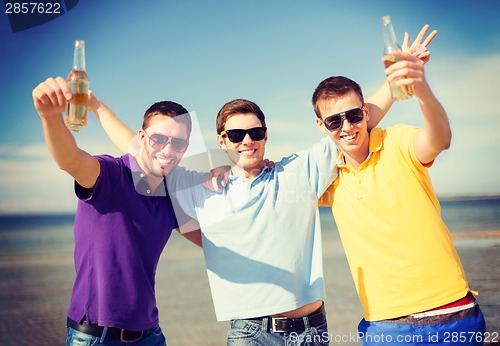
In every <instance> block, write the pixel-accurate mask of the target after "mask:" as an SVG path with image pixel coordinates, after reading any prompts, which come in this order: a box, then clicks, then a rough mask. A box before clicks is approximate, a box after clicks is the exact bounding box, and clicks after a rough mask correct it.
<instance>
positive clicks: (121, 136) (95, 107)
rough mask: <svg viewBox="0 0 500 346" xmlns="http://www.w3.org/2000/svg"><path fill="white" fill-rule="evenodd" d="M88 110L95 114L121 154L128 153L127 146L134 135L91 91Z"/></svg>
mask: <svg viewBox="0 0 500 346" xmlns="http://www.w3.org/2000/svg"><path fill="white" fill-rule="evenodd" d="M89 109H90V111H91V112H92V113H94V114H95V116H96V118H97V120H99V123H100V124H101V126H102V128H103V129H104V131H105V132H106V134H107V135H108V137H109V138H110V139H111V141H112V142H113V144H114V145H115V146H116V147H117V148H118V150H119V151H120V152H121V153H122V154H126V153H128V145H129V143H130V141H131V140H132V138H134V136H135V133H134V131H132V130H131V129H129V128H128V127H127V126H126V125H125V124H124V123H123V122H122V121H121V120H120V119H119V118H118V117H117V116H116V114H115V113H114V112H113V111H112V110H111V108H109V107H108V106H107V105H106V104H104V103H103V102H102V101H101V100H99V99H98V98H97V97H95V95H94V94H93V93H92V91H89Z"/></svg>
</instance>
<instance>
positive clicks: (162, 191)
mask: <svg viewBox="0 0 500 346" xmlns="http://www.w3.org/2000/svg"><path fill="white" fill-rule="evenodd" d="M125 157H127V158H128V164H129V167H130V173H131V174H132V179H133V181H134V186H135V190H136V191H137V193H139V194H141V195H144V196H168V192H167V185H166V181H165V178H163V184H161V183H160V184H159V185H158V187H157V188H156V190H155V191H151V187H150V186H149V183H148V181H147V179H146V173H144V172H143V170H142V169H141V167H140V166H139V164H138V163H137V160H136V158H135V157H134V156H133V155H131V154H127V155H125ZM126 161H127V160H126Z"/></svg>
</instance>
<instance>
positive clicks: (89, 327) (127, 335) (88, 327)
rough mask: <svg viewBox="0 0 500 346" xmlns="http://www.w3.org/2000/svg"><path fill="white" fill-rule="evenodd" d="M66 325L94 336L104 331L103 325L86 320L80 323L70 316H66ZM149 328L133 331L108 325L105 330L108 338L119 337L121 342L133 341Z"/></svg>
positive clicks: (99, 335)
mask: <svg viewBox="0 0 500 346" xmlns="http://www.w3.org/2000/svg"><path fill="white" fill-rule="evenodd" d="M66 323H67V325H68V327H71V328H73V329H74V330H77V331H79V332H82V333H85V334H89V335H92V336H95V337H101V336H102V334H103V332H104V327H101V326H99V325H97V324H88V323H87V322H86V321H83V322H82V323H81V324H80V323H78V322H76V321H73V320H72V319H71V318H69V317H68V320H67V322H66ZM148 331H149V330H143V331H139V332H137V331H133V330H126V329H120V328H114V327H108V330H107V332H106V338H110V339H119V340H120V341H121V342H134V341H137V340H139V339H140V338H142V336H143V335H144V334H145V333H146V332H148Z"/></svg>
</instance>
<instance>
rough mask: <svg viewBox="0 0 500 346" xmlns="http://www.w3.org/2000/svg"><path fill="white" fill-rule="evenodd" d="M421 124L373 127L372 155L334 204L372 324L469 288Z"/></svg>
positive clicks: (333, 190)
mask: <svg viewBox="0 0 500 346" xmlns="http://www.w3.org/2000/svg"><path fill="white" fill-rule="evenodd" d="M417 131H418V129H417V128H414V127H411V126H406V125H398V126H394V127H390V128H388V129H386V130H382V129H380V128H376V129H373V130H372V131H371V134H370V155H369V157H368V158H367V159H366V160H365V162H363V164H362V165H361V166H360V168H359V171H355V170H352V169H350V168H349V167H347V166H346V165H344V157H343V155H342V153H341V154H340V155H339V157H338V159H337V166H338V167H339V177H338V179H337V180H335V182H334V183H333V184H332V185H331V186H330V188H329V189H328V190H327V191H326V192H325V194H324V195H323V197H322V200H321V201H320V205H329V206H330V205H331V206H332V211H333V214H334V216H335V221H336V223H337V226H338V229H339V233H340V236H341V239H342V243H343V245H344V249H345V252H346V256H347V260H348V262H349V266H350V268H351V272H352V275H353V278H354V282H355V285H356V289H357V291H358V295H359V298H360V300H361V303H362V305H363V310H364V317H365V319H366V320H367V321H378V320H384V319H391V318H396V317H401V316H406V315H409V314H412V313H417V312H421V311H425V310H429V309H432V308H436V307H439V306H442V305H444V304H447V303H450V302H452V301H455V300H457V299H460V298H462V297H463V296H465V295H466V294H467V291H468V285H467V281H466V279H465V273H464V270H463V268H462V265H461V263H460V259H459V257H458V255H457V252H456V250H455V248H454V246H453V242H452V238H451V235H450V233H449V231H448V229H447V227H446V225H445V224H444V222H443V220H442V219H441V216H440V205H439V202H438V199H437V198H436V195H435V193H434V189H433V187H432V183H431V180H430V177H429V174H428V171H427V168H428V166H430V165H432V163H430V164H428V165H427V167H426V166H424V165H422V164H421V163H420V162H419V160H418V159H417V157H416V154H415V151H414V148H413V139H414V137H415V134H416V133H417Z"/></svg>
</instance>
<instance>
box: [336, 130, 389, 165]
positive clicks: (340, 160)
mask: <svg viewBox="0 0 500 346" xmlns="http://www.w3.org/2000/svg"><path fill="white" fill-rule="evenodd" d="M382 135H383V131H382V129H381V128H380V127H376V128H374V129H372V130H371V131H370V144H369V153H368V157H367V158H366V160H368V159H369V158H370V157H371V156H372V153H375V152H377V151H380V149H382V143H383V142H382V140H383V136H382ZM366 160H365V161H366ZM336 165H337V167H339V168H342V167H345V166H346V162H345V157H344V154H343V153H342V151H340V152H339V155H338V156H337V161H336Z"/></svg>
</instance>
